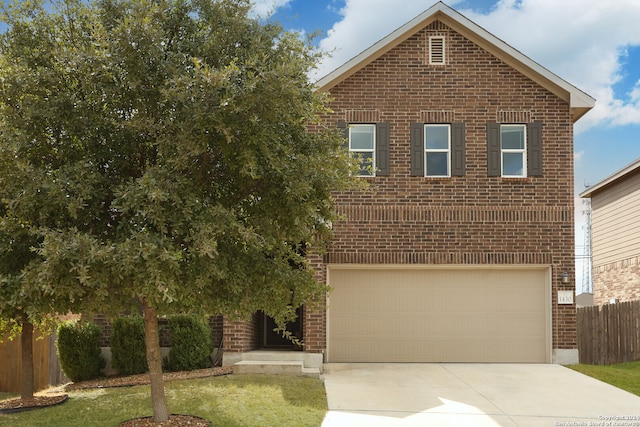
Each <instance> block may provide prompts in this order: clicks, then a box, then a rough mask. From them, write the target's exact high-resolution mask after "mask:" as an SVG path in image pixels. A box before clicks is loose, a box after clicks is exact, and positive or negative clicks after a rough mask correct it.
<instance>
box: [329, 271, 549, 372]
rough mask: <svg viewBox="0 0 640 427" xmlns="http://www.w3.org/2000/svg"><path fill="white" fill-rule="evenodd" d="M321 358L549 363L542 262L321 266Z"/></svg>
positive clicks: (546, 278) (546, 288) (545, 274)
mask: <svg viewBox="0 0 640 427" xmlns="http://www.w3.org/2000/svg"><path fill="white" fill-rule="evenodd" d="M329 283H330V285H331V287H332V288H333V291H332V292H331V294H330V297H329V301H328V305H329V308H328V357H327V360H328V361H329V362H333V363H335V362H549V354H550V349H549V347H550V335H549V334H550V326H549V324H550V312H549V307H550V303H549V302H548V301H549V292H550V291H549V288H550V286H549V269H548V268H537V269H534V268H528V269H525V268H521V269H517V268H491V269H488V268H474V269H466V268H461V269H434V268H423V269H403V268H395V269H391V268H379V267H378V268H376V267H375V266H369V267H368V268H356V269H354V268H353V267H346V266H345V267H340V266H335V267H331V268H330V269H329Z"/></svg>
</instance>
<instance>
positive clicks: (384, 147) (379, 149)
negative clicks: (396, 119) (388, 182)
mask: <svg viewBox="0 0 640 427" xmlns="http://www.w3.org/2000/svg"><path fill="white" fill-rule="evenodd" d="M376 175H378V176H388V175H389V123H376Z"/></svg>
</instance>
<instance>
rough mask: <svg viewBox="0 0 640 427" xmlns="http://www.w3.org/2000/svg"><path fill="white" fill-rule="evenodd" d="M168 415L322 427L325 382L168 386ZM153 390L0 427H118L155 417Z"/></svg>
mask: <svg viewBox="0 0 640 427" xmlns="http://www.w3.org/2000/svg"><path fill="white" fill-rule="evenodd" d="M165 390H166V394H167V400H168V402H169V411H170V412H171V413H174V414H189V415H196V416H198V417H202V418H205V419H207V420H209V421H211V422H212V423H211V425H212V426H228V427H251V426H256V427H258V426H260V427H262V426H279V427H286V426H316V427H317V426H319V425H320V424H322V420H323V418H324V415H325V412H326V411H327V400H326V396H325V392H324V386H323V384H322V382H321V381H320V380H318V379H314V378H303V377H288V376H267V375H230V376H223V377H209V378H200V379H191V380H182V381H170V382H166V383H165ZM149 393H150V391H149V386H137V387H118V388H109V389H93V390H83V391H74V392H69V393H68V394H69V400H67V402H65V403H63V404H61V405H58V406H54V407H50V408H46V409H36V410H33V411H29V412H23V413H19V414H11V415H0V426H12V427H14V426H15V427H20V426H54V425H55V426H83V427H84V426H87V427H90V426H101V427H102V426H117V425H118V423H120V422H121V421H125V420H127V419H130V418H136V417H141V416H149V415H152V409H151V398H150V395H149Z"/></svg>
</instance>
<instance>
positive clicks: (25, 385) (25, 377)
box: [20, 316, 35, 399]
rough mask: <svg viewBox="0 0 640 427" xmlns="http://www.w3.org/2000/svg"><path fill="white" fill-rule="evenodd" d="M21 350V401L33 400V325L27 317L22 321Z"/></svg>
mask: <svg viewBox="0 0 640 427" xmlns="http://www.w3.org/2000/svg"><path fill="white" fill-rule="evenodd" d="M20 344H21V350H22V385H21V387H20V398H21V399H32V398H33V391H34V390H33V389H34V388H35V387H34V382H33V325H32V324H31V322H29V321H28V320H27V316H24V317H23V319H22V338H21V340H20Z"/></svg>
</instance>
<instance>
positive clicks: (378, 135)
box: [338, 122, 390, 176]
mask: <svg viewBox="0 0 640 427" xmlns="http://www.w3.org/2000/svg"><path fill="white" fill-rule="evenodd" d="M338 129H340V132H341V133H342V136H343V138H344V140H345V148H347V149H348V150H349V153H350V154H351V155H352V156H354V157H357V158H358V159H360V168H359V171H358V176H389V173H390V168H389V140H390V136H389V123H384V122H380V123H371V124H349V123H347V122H338Z"/></svg>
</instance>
